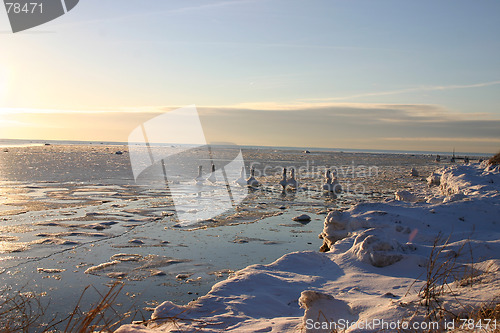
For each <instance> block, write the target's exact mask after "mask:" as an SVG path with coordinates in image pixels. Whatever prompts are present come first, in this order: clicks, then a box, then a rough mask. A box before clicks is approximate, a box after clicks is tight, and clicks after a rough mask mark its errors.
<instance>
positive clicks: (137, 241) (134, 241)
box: [128, 239, 144, 244]
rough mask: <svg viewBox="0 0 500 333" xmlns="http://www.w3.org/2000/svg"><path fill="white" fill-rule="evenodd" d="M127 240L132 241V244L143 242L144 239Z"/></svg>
mask: <svg viewBox="0 0 500 333" xmlns="http://www.w3.org/2000/svg"><path fill="white" fill-rule="evenodd" d="M128 242H129V243H133V244H144V241H142V240H140V239H131V240H129V241H128Z"/></svg>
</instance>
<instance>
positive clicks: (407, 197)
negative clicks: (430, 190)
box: [394, 190, 418, 202]
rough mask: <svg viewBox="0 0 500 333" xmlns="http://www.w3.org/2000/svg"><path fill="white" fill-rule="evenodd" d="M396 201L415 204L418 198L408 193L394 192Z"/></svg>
mask: <svg viewBox="0 0 500 333" xmlns="http://www.w3.org/2000/svg"><path fill="white" fill-rule="evenodd" d="M394 195H395V197H396V200H398V201H405V202H416V201H418V198H417V196H416V195H415V194H413V193H411V192H409V191H404V190H402V191H396V193H394Z"/></svg>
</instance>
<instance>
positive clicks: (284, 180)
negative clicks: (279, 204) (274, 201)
mask: <svg viewBox="0 0 500 333" xmlns="http://www.w3.org/2000/svg"><path fill="white" fill-rule="evenodd" d="M280 185H281V187H283V191H284V190H285V189H286V186H287V185H288V181H287V180H286V168H283V175H282V176H281V180H280Z"/></svg>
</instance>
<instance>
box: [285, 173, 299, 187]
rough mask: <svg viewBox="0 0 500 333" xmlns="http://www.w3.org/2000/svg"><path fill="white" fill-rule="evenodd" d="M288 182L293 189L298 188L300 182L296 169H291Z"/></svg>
mask: <svg viewBox="0 0 500 333" xmlns="http://www.w3.org/2000/svg"><path fill="white" fill-rule="evenodd" d="M287 183H288V186H289V187H290V188H291V189H294V190H296V189H297V188H298V185H299V183H298V182H297V180H295V169H294V168H291V169H290V179H289V180H288V182H287Z"/></svg>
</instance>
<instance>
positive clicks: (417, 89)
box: [301, 81, 500, 102]
mask: <svg viewBox="0 0 500 333" xmlns="http://www.w3.org/2000/svg"><path fill="white" fill-rule="evenodd" d="M499 84H500V81H490V82H482V83H474V84H463V85H448V86H423V87H414V88H407V89H397V90H389V91H377V92H367V93H362V94H356V95H350V96H341V97H328V98H308V99H301V100H302V101H318V102H320V101H323V102H325V101H343V100H351V99H355V98H361V97H375V96H389V95H400V94H406V93H414V92H421V91H443V90H455V89H468V88H483V87H489V86H495V85H499Z"/></svg>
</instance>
